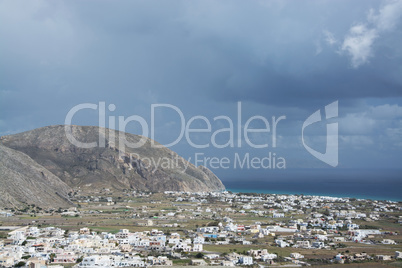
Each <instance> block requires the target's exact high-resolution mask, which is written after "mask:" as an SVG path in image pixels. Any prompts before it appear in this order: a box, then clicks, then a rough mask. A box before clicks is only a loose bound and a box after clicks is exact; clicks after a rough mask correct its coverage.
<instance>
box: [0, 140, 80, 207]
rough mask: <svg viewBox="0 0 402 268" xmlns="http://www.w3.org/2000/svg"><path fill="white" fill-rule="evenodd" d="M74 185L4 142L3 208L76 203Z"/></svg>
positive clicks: (0, 165)
mask: <svg viewBox="0 0 402 268" xmlns="http://www.w3.org/2000/svg"><path fill="white" fill-rule="evenodd" d="M70 191H71V188H70V187H69V186H68V185H67V184H65V183H64V182H63V181H61V180H60V179H59V178H57V177H56V176H55V175H53V174H52V173H51V172H49V171H48V170H47V169H46V168H44V167H43V166H41V165H39V164H38V163H36V162H35V161H34V160H32V159H31V158H30V157H29V156H28V155H26V154H24V153H22V152H18V151H15V150H13V149H10V148H7V147H5V146H3V145H1V144H0V207H23V206H24V203H25V204H35V205H37V206H39V207H42V208H49V207H53V208H59V207H68V206H73V204H72V203H71V202H70V201H69V199H68V192H70Z"/></svg>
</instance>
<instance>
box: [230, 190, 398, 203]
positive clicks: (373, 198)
mask: <svg viewBox="0 0 402 268" xmlns="http://www.w3.org/2000/svg"><path fill="white" fill-rule="evenodd" d="M226 190H227V191H230V192H233V193H257V194H277V195H306V196H330V197H339V198H356V199H365V200H377V201H383V200H386V201H393V202H402V199H401V198H399V199H398V198H389V197H385V196H372V195H361V194H333V193H325V192H321V193H317V192H301V191H300V192H293V191H284V190H283V191H281V190H264V189H262V190H261V189H240V188H226Z"/></svg>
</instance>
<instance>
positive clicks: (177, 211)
mask: <svg viewBox="0 0 402 268" xmlns="http://www.w3.org/2000/svg"><path fill="white" fill-rule="evenodd" d="M71 199H72V200H73V201H74V203H75V204H76V206H74V207H71V208H68V209H63V208H53V209H43V208H39V207H36V206H34V205H29V204H27V206H26V207H25V208H23V209H19V210H17V209H7V208H5V209H2V210H0V223H1V226H0V267H35V268H36V267H102V266H103V267H150V266H183V265H193V266H249V267H281V266H283V267H300V266H317V265H318V266H335V265H343V266H348V265H353V264H355V263H365V264H366V265H367V267H370V266H369V265H371V264H372V265H376V266H373V267H382V266H387V265H395V264H396V265H401V264H402V254H401V251H402V246H401V243H402V238H401V234H400V233H401V232H400V231H401V229H402V228H401V224H402V213H401V209H402V206H401V203H398V202H393V201H373V200H363V199H355V198H335V197H323V196H304V195H274V194H252V193H232V192H228V191H225V192H210V193H207V192H200V193H190V192H172V191H167V192H164V193H145V192H136V191H125V192H123V193H117V192H113V191H112V190H109V189H102V190H99V191H97V192H92V193H88V192H82V191H81V190H80V189H76V190H75V191H74V193H72V194H71Z"/></svg>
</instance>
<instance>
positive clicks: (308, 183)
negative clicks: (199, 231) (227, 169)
mask: <svg viewBox="0 0 402 268" xmlns="http://www.w3.org/2000/svg"><path fill="white" fill-rule="evenodd" d="M221 179H222V182H223V184H224V185H225V187H226V189H227V190H228V191H232V192H236V193H238V192H243V193H266V194H299V195H300V194H303V195H318V196H333V197H350V198H358V199H371V200H390V201H402V169H333V170H331V169H292V170H291V169H288V170H282V171H270V172H268V173H267V174H266V175H265V174H264V176H261V175H259V176H258V177H254V176H247V177H242V178H239V177H230V178H229V177H228V178H221Z"/></svg>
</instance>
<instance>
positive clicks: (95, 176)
mask: <svg viewBox="0 0 402 268" xmlns="http://www.w3.org/2000/svg"><path fill="white" fill-rule="evenodd" d="M71 131H72V134H73V136H74V137H75V139H77V140H78V141H80V142H85V143H89V142H98V141H99V135H101V138H102V139H103V138H104V140H105V146H104V147H102V146H96V147H95V148H89V149H85V148H79V147H77V146H75V145H73V144H72V143H71V142H70V141H69V140H68V139H67V136H66V133H65V126H61V125H59V126H49V127H43V128H39V129H34V130H31V131H27V132H23V133H19V134H15V135H10V136H4V137H1V140H0V142H1V143H2V144H3V145H5V146H7V147H9V148H12V149H14V150H17V151H20V152H23V153H25V154H27V155H29V156H30V157H31V158H32V159H34V160H35V161H36V162H37V163H39V164H40V165H42V166H43V167H45V168H46V169H48V170H49V171H51V172H52V173H53V174H54V175H56V176H57V177H59V178H60V179H61V180H62V181H64V182H65V183H66V184H68V185H69V186H71V187H76V186H80V187H81V188H84V189H85V188H94V187H107V188H115V189H119V190H122V189H135V190H149V191H154V192H157V191H166V190H174V191H219V190H223V189H225V187H224V185H223V184H222V182H221V181H220V180H219V179H218V178H217V177H216V176H215V175H214V174H213V173H212V172H211V171H210V170H209V169H207V168H205V167H201V166H200V167H195V166H194V165H192V164H191V163H189V162H187V161H186V160H185V159H183V158H181V157H180V156H178V155H177V154H176V153H175V152H173V151H171V150H169V149H168V148H166V147H161V148H154V147H151V140H150V139H148V138H145V137H142V136H138V135H133V134H129V133H125V134H124V133H122V132H119V131H114V130H109V129H102V128H99V127H90V126H71ZM120 135H125V138H126V140H127V141H129V142H131V143H135V142H138V141H139V140H140V139H141V138H144V139H146V143H145V144H144V145H143V146H141V147H139V148H136V149H132V148H129V147H124V149H123V150H122V148H120V146H119V137H120ZM156 144H157V143H156ZM98 145H99V144H98Z"/></svg>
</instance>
